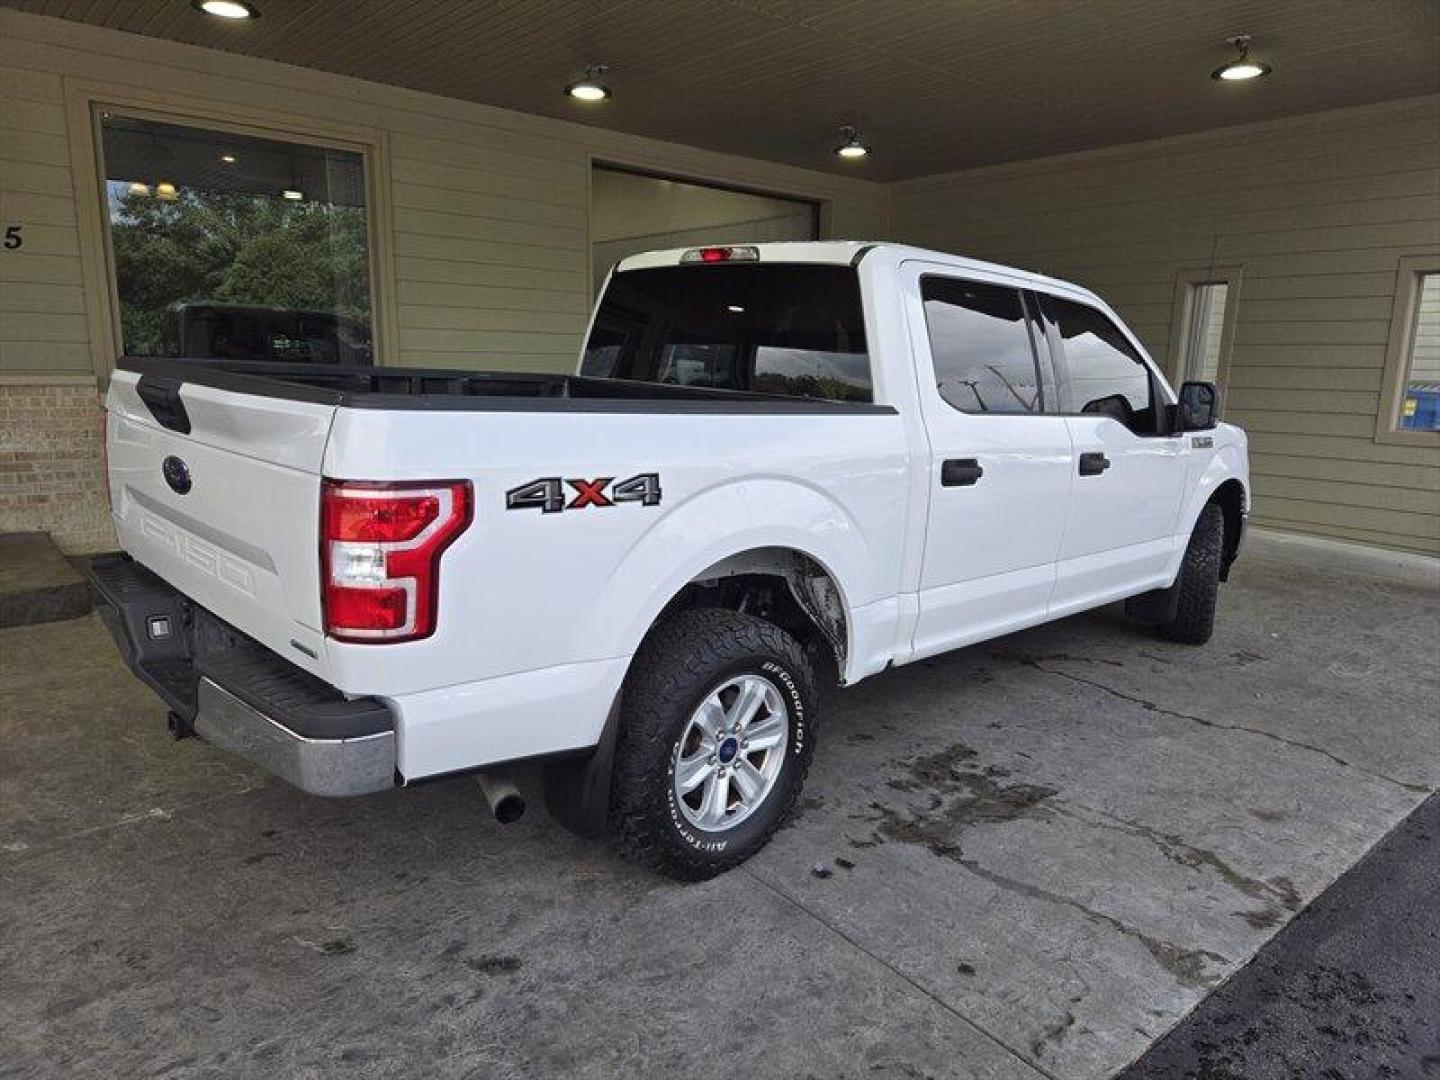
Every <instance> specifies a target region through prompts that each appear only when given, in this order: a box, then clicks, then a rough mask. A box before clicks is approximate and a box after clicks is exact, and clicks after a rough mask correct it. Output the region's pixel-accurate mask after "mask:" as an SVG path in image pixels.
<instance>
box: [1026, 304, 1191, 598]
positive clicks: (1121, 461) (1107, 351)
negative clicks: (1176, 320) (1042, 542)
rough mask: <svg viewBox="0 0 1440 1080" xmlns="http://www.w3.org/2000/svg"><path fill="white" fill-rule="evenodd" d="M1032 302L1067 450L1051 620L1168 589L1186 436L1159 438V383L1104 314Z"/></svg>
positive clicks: (1074, 306) (1161, 392)
mask: <svg viewBox="0 0 1440 1080" xmlns="http://www.w3.org/2000/svg"><path fill="white" fill-rule="evenodd" d="M1039 300H1040V307H1041V309H1042V311H1043V313H1044V323H1045V332H1046V336H1047V340H1048V341H1049V344H1050V349H1051V355H1052V357H1053V360H1054V365H1055V382H1056V388H1057V389H1056V397H1057V400H1058V405H1059V410H1060V411H1061V412H1063V413H1065V414H1066V418H1065V423H1066V424H1067V425H1068V427H1069V429H1070V438H1071V441H1072V443H1073V444H1074V449H1075V483H1074V487H1073V488H1072V489H1071V495H1070V506H1069V511H1068V513H1067V516H1066V522H1065V534H1064V539H1063V541H1062V542H1061V546H1060V556H1059V565H1058V567H1057V576H1056V583H1055V594H1054V597H1053V598H1052V600H1051V603H1050V612H1051V615H1052V616H1055V615H1064V614H1068V613H1069V612H1072V611H1080V610H1082V609H1084V608H1087V607H1094V606H1096V605H1097V604H1103V603H1106V602H1108V601H1110V600H1114V599H1118V598H1120V597H1123V596H1131V595H1134V594H1135V593H1139V592H1143V591H1145V590H1147V589H1153V588H1157V587H1159V586H1161V585H1168V584H1169V581H1168V579H1167V578H1168V571H1169V567H1170V565H1171V563H1172V559H1171V555H1172V553H1173V552H1174V549H1175V544H1176V542H1177V539H1176V537H1175V536H1174V533H1175V528H1176V522H1177V519H1178V517H1179V513H1180V501H1181V496H1182V494H1183V493H1184V491H1185V470H1186V452H1187V447H1188V440H1186V439H1184V438H1183V437H1180V436H1171V435H1167V434H1165V428H1166V424H1165V419H1164V412H1165V410H1164V404H1165V398H1164V395H1165V391H1164V389H1163V385H1162V384H1161V382H1160V380H1159V378H1158V376H1157V375H1156V374H1155V373H1154V371H1153V369H1152V368H1151V367H1150V365H1149V364H1147V363H1146V361H1145V359H1144V357H1143V356H1142V354H1141V352H1140V350H1139V349H1138V348H1137V347H1136V345H1135V344H1134V343H1133V342H1132V341H1131V340H1130V339H1129V338H1128V337H1127V336H1126V335H1125V333H1124V332H1123V331H1122V330H1121V329H1120V327H1118V326H1117V325H1116V324H1115V322H1114V321H1113V320H1112V319H1111V318H1110V317H1109V316H1108V315H1106V314H1105V313H1104V312H1102V311H1100V310H1099V309H1097V308H1094V307H1091V306H1089V305H1087V304H1083V303H1080V302H1078V301H1074V300H1067V299H1064V298H1061V297H1055V296H1049V295H1042V296H1041V297H1040V298H1039ZM1180 542H1183V540H1181V541H1180Z"/></svg>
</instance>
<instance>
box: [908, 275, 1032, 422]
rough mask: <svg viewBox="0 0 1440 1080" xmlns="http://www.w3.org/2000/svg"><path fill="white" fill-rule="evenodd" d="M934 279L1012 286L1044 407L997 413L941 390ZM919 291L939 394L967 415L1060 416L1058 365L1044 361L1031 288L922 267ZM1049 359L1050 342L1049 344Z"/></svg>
mask: <svg viewBox="0 0 1440 1080" xmlns="http://www.w3.org/2000/svg"><path fill="white" fill-rule="evenodd" d="M931 278H934V279H936V280H938V281H944V282H953V283H956V284H961V285H981V286H984V287H986V288H990V289H1009V290H1011V291H1012V292H1014V293H1015V295H1016V298H1017V299H1018V300H1019V301H1020V311H1021V313H1022V314H1023V324H1024V328H1025V338H1026V340H1027V341H1028V342H1029V343H1030V363H1031V365H1032V366H1033V367H1034V369H1035V386H1036V388H1037V392H1038V393H1039V395H1040V408H1039V409H1036V410H1034V411H1030V410H1027V411H1025V412H994V411H991V410H988V409H985V410H981V411H979V412H976V411H974V410H971V409H962V408H961V407H960V406H959V405H956V404H955V403H954V402H953V401H951V400H950V399H949V398H947V397H946V396H945V395H944V394H942V393H941V392H940V378H939V373H938V368H937V366H936V363H935V339H934V338H933V337H932V336H931V333H930V318H929V315H928V313H927V312H926V311H925V282H926V281H928V280H930V279H931ZM916 293H917V295H918V296H919V297H920V312H921V316H922V319H923V325H924V328H925V341H926V344H927V345H928V347H929V353H930V381H931V383H932V384H933V385H934V387H935V395H936V397H938V398H939V399H940V400H941V401H943V402H944V403H945V404H946V405H948V406H949V407H950V408H952V409H954V410H955V411H956V412H958V413H960V414H962V415H964V416H1012V417H1013V416H1056V415H1059V414H1058V413H1056V412H1054V411H1053V410H1052V409H1051V405H1052V404H1053V402H1052V401H1051V399H1052V398H1053V397H1054V395H1055V382H1054V375H1055V372H1054V368H1053V366H1052V365H1051V364H1049V363H1045V364H1042V363H1041V359H1040V346H1039V344H1038V343H1037V342H1036V334H1037V332H1038V333H1039V335H1040V337H1041V338H1042V339H1043V338H1044V336H1045V328H1044V326H1043V324H1041V322H1040V313H1039V306H1038V304H1037V303H1036V301H1035V298H1034V297H1033V296H1031V295H1029V290H1028V289H1026V288H1025V287H1024V286H1023V285H1016V284H1011V283H1008V282H1003V281H986V280H985V279H984V278H977V277H966V276H964V275H961V274H947V273H943V272H941V271H939V270H922V271H921V272H920V274H919V276H918V277H917V279H916ZM1046 351H1047V358H1048V344H1047V347H1046Z"/></svg>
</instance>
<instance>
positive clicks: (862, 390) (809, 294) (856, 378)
mask: <svg viewBox="0 0 1440 1080" xmlns="http://www.w3.org/2000/svg"><path fill="white" fill-rule="evenodd" d="M580 374H581V375H588V376H591V377H594V378H610V379H635V380H638V381H641V382H653V383H664V384H668V385H672V386H702V387H711V388H714V389H719V390H748V391H751V392H754V393H763V394H785V395H789V396H792V397H808V398H826V399H829V400H833V401H859V402H868V401H870V400H871V396H872V395H871V390H872V385H871V378H870V355H869V353H868V352H867V351H866V347H865V321H864V318H863V316H862V315H861V312H860V282H859V279H858V278H857V276H856V273H855V270H854V268H853V267H849V266H809V265H800V264H794V263H787V264H777V265H772V266H766V265H764V264H763V263H762V264H758V265H757V264H754V263H750V264H731V265H726V266H666V267H658V268H655V269H650V270H627V271H625V272H624V273H619V274H615V275H614V276H613V277H611V279H610V285H609V287H608V288H607V289H606V290H605V295H604V297H603V298H602V300H601V302H600V310H599V311H598V312H597V313H596V315H595V325H594V327H593V329H592V330H591V332H590V340H589V341H588V342H587V343H586V345H585V357H584V359H583V360H582V361H581V365H580Z"/></svg>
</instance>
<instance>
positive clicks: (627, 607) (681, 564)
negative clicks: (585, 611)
mask: <svg viewBox="0 0 1440 1080" xmlns="http://www.w3.org/2000/svg"><path fill="white" fill-rule="evenodd" d="M764 547H781V548H792V549H794V550H795V551H799V552H801V553H803V554H805V555H807V556H809V557H810V558H812V559H814V560H815V561H816V562H817V563H819V564H820V565H821V566H823V567H824V568H825V569H826V571H828V572H829V574H830V576H831V577H832V578H833V579H834V580H835V584H836V586H837V587H838V588H839V590H840V595H841V599H842V600H843V601H844V604H845V608H846V611H847V613H848V612H849V611H850V610H851V609H852V608H854V607H855V606H856V605H858V604H863V603H866V602H868V601H869V600H871V599H873V598H874V596H875V594H876V593H877V583H876V582H875V581H873V580H871V578H872V570H871V568H872V567H874V566H875V565H876V561H875V560H874V559H873V558H872V555H871V552H870V550H869V544H868V541H867V539H866V537H865V534H864V532H863V530H862V529H861V528H860V526H859V523H858V522H856V521H855V520H854V518H853V517H852V516H851V515H850V514H849V513H848V512H847V511H846V510H845V508H844V507H843V506H841V505H840V504H839V503H838V502H837V501H836V500H834V499H833V498H831V497H830V496H829V495H827V494H825V493H824V492H822V491H820V490H818V489H816V488H814V487H811V486H809V485H807V484H803V483H799V482H797V481H793V480H783V479H776V478H752V479H746V480H736V481H728V482H726V483H724V484H721V485H718V486H716V487H712V488H709V489H707V490H705V491H701V492H698V493H697V494H695V495H693V496H691V497H690V498H689V499H687V500H686V501H685V502H684V503H682V504H681V505H679V506H677V507H675V508H674V509H672V510H671V511H670V512H669V513H667V514H666V515H665V516H664V517H663V518H662V519H661V520H660V521H658V522H656V523H655V525H654V526H653V527H651V528H650V529H649V530H648V531H647V532H646V533H645V534H644V535H643V536H642V537H641V539H640V540H639V542H638V543H636V544H635V545H634V546H633V547H632V548H631V550H630V551H629V552H628V553H627V554H626V556H625V559H624V560H623V561H622V562H621V563H620V564H619V566H617V567H616V568H615V570H614V571H613V573H612V574H611V576H610V580H609V582H608V583H607V585H606V587H605V590H604V592H603V594H602V596H601V600H600V602H599V603H598V604H597V605H595V606H594V607H593V608H592V609H591V614H590V615H589V616H588V621H587V625H586V627H585V629H584V631H583V633H582V635H581V636H582V639H583V640H584V641H585V642H586V643H589V644H592V645H594V644H596V643H599V642H602V641H603V642H605V643H606V644H607V646H608V647H607V648H605V649H604V650H603V651H601V650H596V651H594V652H592V653H591V654H592V655H611V656H614V655H627V656H628V655H630V654H632V653H634V651H635V650H636V649H637V648H639V646H640V642H641V640H642V639H643V638H644V637H645V634H646V633H647V632H648V631H649V629H650V627H651V626H652V625H653V624H654V622H655V619H656V617H657V616H658V615H659V614H660V612H661V611H662V610H663V609H664V607H665V605H666V604H668V603H669V602H670V600H671V599H672V598H673V597H674V596H675V594H676V593H678V592H679V591H680V590H681V589H683V588H684V587H685V586H686V585H687V584H689V583H690V582H691V581H693V580H694V579H695V577H696V576H697V575H698V574H700V573H701V572H702V571H704V570H706V569H707V568H708V567H711V566H713V565H715V564H716V563H717V562H719V561H720V560H722V559H725V558H728V557H730V556H732V555H738V554H740V553H741V552H745V551H751V550H753V549H755V548H764Z"/></svg>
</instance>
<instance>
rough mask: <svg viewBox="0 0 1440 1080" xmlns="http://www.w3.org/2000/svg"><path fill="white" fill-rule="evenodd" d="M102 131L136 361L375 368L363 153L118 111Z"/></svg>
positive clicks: (118, 276)
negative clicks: (210, 360)
mask: <svg viewBox="0 0 1440 1080" xmlns="http://www.w3.org/2000/svg"><path fill="white" fill-rule="evenodd" d="M101 135H102V141H103V144H104V164H105V192H106V208H107V211H108V217H109V221H110V242H111V248H112V250H113V251H114V267H115V291H116V295H117V297H118V299H119V302H120V329H121V335H122V339H123V343H122V350H123V351H124V352H125V353H126V354H128V355H132V356H170V357H221V358H225V359H234V360H270V361H284V362H289V363H309V364H336V363H344V364H369V363H371V362H372V361H373V359H374V358H373V355H372V343H371V329H370V254H369V240H368V231H367V215H366V210H365V159H364V157H363V155H361V154H360V153H358V152H355V151H348V150H339V149H335V148H332V147H325V146H316V145H309V144H306V143H299V142H288V141H281V140H278V139H262V138H257V137H255V136H252V135H238V134H235V133H233V132H227V131H212V130H208V129H204V128H196V127H190V126H189V125H182V124H166V123H161V122H158V121H153V120H145V119H141V118H139V117H133V116H124V115H121V114H119V113H106V114H105V116H104V117H103V119H102V120H101Z"/></svg>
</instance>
